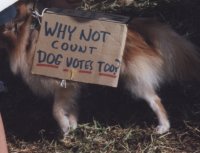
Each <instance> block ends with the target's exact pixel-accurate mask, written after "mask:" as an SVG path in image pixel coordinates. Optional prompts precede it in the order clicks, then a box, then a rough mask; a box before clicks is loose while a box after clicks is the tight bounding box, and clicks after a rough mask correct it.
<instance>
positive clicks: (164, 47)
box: [132, 18, 200, 80]
mask: <svg viewBox="0 0 200 153" xmlns="http://www.w3.org/2000/svg"><path fill="white" fill-rule="evenodd" d="M132 26H133V28H134V30H136V31H137V32H138V33H140V34H141V36H142V37H143V38H144V39H145V41H146V42H147V43H148V44H149V45H150V46H151V47H152V48H154V49H155V50H156V51H157V52H158V53H159V54H160V56H161V58H162V60H163V61H164V64H163V70H164V75H165V76H164V78H166V79H167V80H168V79H170V78H171V79H178V80H200V50H199V48H198V47H197V46H195V45H194V44H192V43H191V42H190V41H188V40H186V39H185V38H184V37H182V36H180V35H179V34H177V33H176V32H175V31H174V30H172V29H171V28H170V27H169V26H167V25H164V24H161V23H159V22H156V21H154V20H150V19H139V18H138V19H134V20H133V22H132Z"/></svg>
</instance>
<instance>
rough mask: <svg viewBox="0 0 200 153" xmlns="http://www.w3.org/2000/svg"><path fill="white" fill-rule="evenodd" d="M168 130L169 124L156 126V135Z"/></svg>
mask: <svg viewBox="0 0 200 153" xmlns="http://www.w3.org/2000/svg"><path fill="white" fill-rule="evenodd" d="M169 128H170V124H169V123H165V124H162V125H158V126H157V127H156V133H157V134H164V133H166V132H168V131H169Z"/></svg>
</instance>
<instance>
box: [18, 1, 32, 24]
mask: <svg viewBox="0 0 200 153" xmlns="http://www.w3.org/2000/svg"><path fill="white" fill-rule="evenodd" d="M16 9H17V15H16V17H15V21H16V22H20V21H24V20H25V19H26V18H27V17H28V16H30V15H31V13H32V9H33V2H31V1H29V0H28V1H24V0H20V1H18V2H17V3H16Z"/></svg>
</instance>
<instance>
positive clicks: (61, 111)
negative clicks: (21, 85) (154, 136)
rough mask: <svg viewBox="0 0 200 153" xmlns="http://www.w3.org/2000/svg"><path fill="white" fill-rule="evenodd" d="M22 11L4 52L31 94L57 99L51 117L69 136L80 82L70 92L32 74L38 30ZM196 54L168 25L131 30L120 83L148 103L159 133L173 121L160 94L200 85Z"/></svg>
mask: <svg viewBox="0 0 200 153" xmlns="http://www.w3.org/2000/svg"><path fill="white" fill-rule="evenodd" d="M52 6H53V4H52ZM18 8H19V11H18V12H19V13H18V16H17V17H16V18H20V24H19V26H18V28H17V29H16V28H15V30H13V29H14V27H16V26H14V25H12V24H11V25H9V24H7V25H6V26H5V28H4V29H3V30H2V32H1V36H0V43H1V47H4V48H6V49H7V50H8V53H9V61H10V68H11V70H12V72H13V73H14V74H16V75H21V77H22V78H23V80H24V81H25V82H26V83H27V84H28V85H29V87H30V88H31V89H32V91H33V92H35V93H36V94H38V95H42V96H50V95H51V96H53V97H54V103H53V116H54V118H55V120H56V121H57V122H58V125H59V127H60V128H61V131H62V133H63V135H66V134H68V132H69V131H70V130H71V129H75V128H76V127H77V119H78V106H77V103H76V99H77V97H78V96H79V94H80V89H81V83H78V82H71V81H67V85H66V88H62V87H61V86H60V82H61V81H60V80H59V79H55V78H49V77H45V76H40V75H33V74H31V67H32V62H33V56H34V51H35V46H36V43H37V39H38V30H37V29H31V28H30V27H31V24H32V17H31V14H30V13H29V11H27V10H28V9H27V5H26V4H23V3H21V4H20V5H18ZM16 21H17V22H19V20H17V19H16V20H15V22H14V23H16ZM21 22H22V23H21ZM198 50H199V48H198V47H196V46H195V45H193V44H192V43H191V42H190V41H188V40H186V39H185V38H183V37H182V36H180V35H179V34H177V33H176V32H175V31H174V30H172V29H171V28H170V27H169V26H168V25H165V24H163V23H160V22H157V21H155V20H152V19H146V18H134V19H133V20H132V21H131V22H130V23H129V25H128V33H127V39H126V44H125V49H124V54H123V60H122V64H121V69H120V79H121V80H123V82H124V86H125V88H126V89H128V91H130V93H131V94H133V95H135V96H136V97H139V98H141V99H144V100H145V101H146V102H147V103H148V105H149V106H150V108H151V109H152V110H153V112H154V113H155V114H156V116H157V118H158V126H157V127H156V132H157V133H158V134H163V133H165V132H167V131H169V129H170V122H169V119H168V116H167V112H166V110H165V108H164V106H163V104H162V100H161V98H160V97H159V96H158V94H157V93H156V90H157V89H159V88H160V87H161V86H162V84H164V83H166V82H170V81H173V80H188V79H191V80H192V79H195V80H199V76H200V75H199V74H200V69H199V65H200V54H199V53H198Z"/></svg>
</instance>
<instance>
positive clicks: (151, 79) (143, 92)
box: [121, 52, 170, 134]
mask: <svg viewBox="0 0 200 153" xmlns="http://www.w3.org/2000/svg"><path fill="white" fill-rule="evenodd" d="M127 55H128V53H127V52H125V56H127ZM129 55H130V54H129ZM129 57H130V56H129ZM162 64H163V62H162V60H161V59H160V58H159V56H147V55H145V54H138V55H136V56H132V58H130V59H129V61H128V62H127V61H126V63H123V65H122V69H121V74H122V78H124V81H125V85H126V87H127V89H128V90H129V91H130V92H131V93H132V94H135V95H136V97H139V98H142V99H144V100H145V101H146V102H147V103H148V105H149V106H150V107H151V109H152V110H153V111H154V112H155V114H156V115H157V118H158V121H159V125H158V127H157V133H159V134H162V133H165V132H167V131H168V130H169V127H170V124H169V121H168V117H167V113H166V110H165V109H164V106H163V105H162V103H161V100H160V98H159V96H158V95H157V94H156V92H155V90H156V88H158V87H159V85H160V83H161V82H162V81H163V79H164V76H163V75H164V73H163V69H162Z"/></svg>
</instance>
